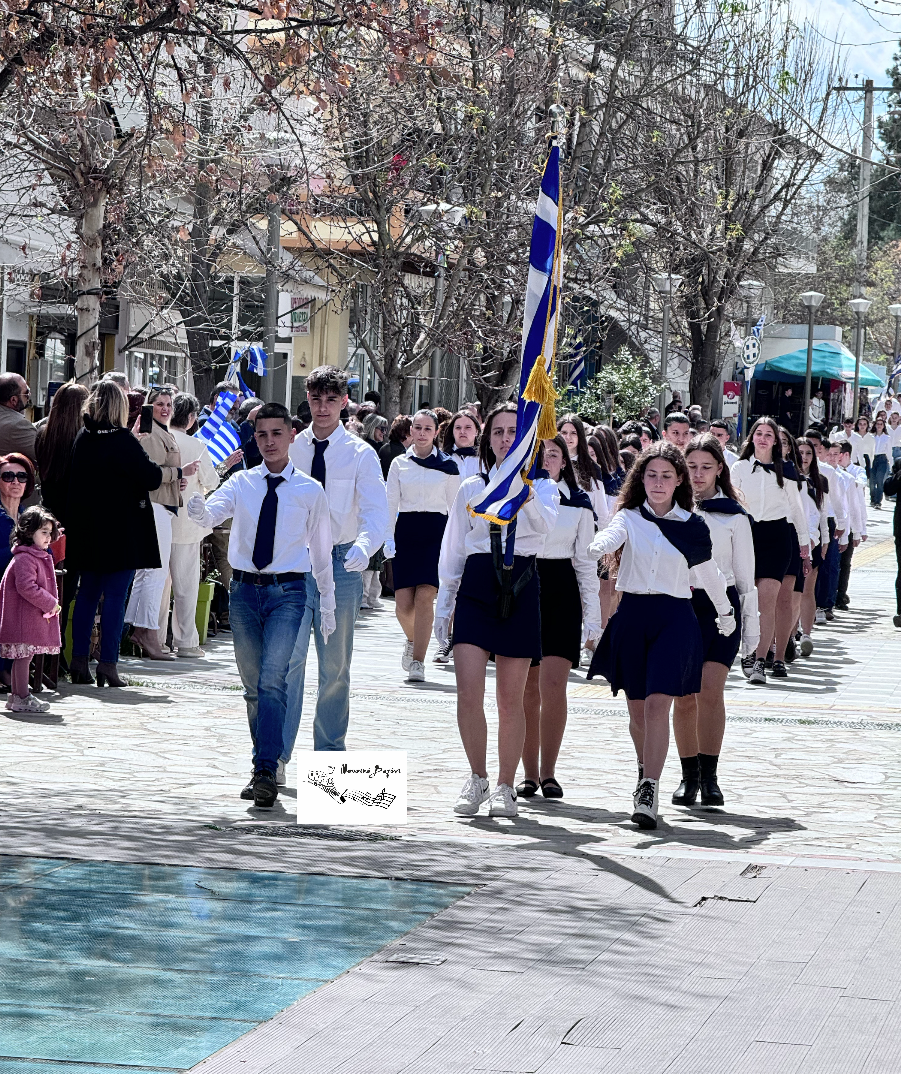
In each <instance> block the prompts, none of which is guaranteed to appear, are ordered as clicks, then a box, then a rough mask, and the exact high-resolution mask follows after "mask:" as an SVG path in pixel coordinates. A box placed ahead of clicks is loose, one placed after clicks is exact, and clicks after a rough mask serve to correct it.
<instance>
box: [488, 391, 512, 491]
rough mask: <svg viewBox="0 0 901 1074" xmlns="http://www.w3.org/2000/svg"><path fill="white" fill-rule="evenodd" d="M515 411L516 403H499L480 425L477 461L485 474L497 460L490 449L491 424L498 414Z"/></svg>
mask: <svg viewBox="0 0 901 1074" xmlns="http://www.w3.org/2000/svg"><path fill="white" fill-rule="evenodd" d="M515 413H516V403H501V405H500V406H496V407H495V408H494V410H492V411H491V413H490V414H489V415H488V417H487V418H486V419H485V424H484V425H483V426H482V437H481V439H480V440H479V463H480V464H481V465H480V469H482V470H484V471H485V473H486V474H487V473H488V471H489V470H490V469H491V467H492V466H494V464H495V463H496V462H497V458H496V457H495V454H494V452H493V451H492V450H491V425H492V423H493V422H494V419H495V418H496V417H497V416H498V414H515Z"/></svg>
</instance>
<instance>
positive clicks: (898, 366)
mask: <svg viewBox="0 0 901 1074" xmlns="http://www.w3.org/2000/svg"><path fill="white" fill-rule="evenodd" d="M899 374H901V356H899V357H898V358H896V359H895V364H894V365H893V366H892V371H891V373H890V374H889V378H888V383H887V384H886V386H885V388H886V391H888V390H889V388H891V386H892V385H893V384H894V383H895V380H896V379H897V377H898V375H899Z"/></svg>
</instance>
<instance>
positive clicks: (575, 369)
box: [566, 336, 585, 388]
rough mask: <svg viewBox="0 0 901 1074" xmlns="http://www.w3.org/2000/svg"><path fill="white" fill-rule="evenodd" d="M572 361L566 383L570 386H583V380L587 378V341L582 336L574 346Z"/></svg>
mask: <svg viewBox="0 0 901 1074" xmlns="http://www.w3.org/2000/svg"><path fill="white" fill-rule="evenodd" d="M570 363H571V364H570V368H569V376H567V378H566V383H567V385H568V386H569V387H570V388H581V387H582V381H583V380H584V379H585V342H584V340H583V339H582V337H581V336H579V338H578V339H577V340H576V343H575V346H574V347H573V352H572V357H571V359H570Z"/></svg>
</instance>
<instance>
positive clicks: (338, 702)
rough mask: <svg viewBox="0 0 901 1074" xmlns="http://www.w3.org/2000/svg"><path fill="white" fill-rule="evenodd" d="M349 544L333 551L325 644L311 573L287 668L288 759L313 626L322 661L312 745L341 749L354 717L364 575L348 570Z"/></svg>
mask: <svg viewBox="0 0 901 1074" xmlns="http://www.w3.org/2000/svg"><path fill="white" fill-rule="evenodd" d="M349 548H350V545H349V544H336V545H335V547H334V548H333V549H332V573H333V575H334V578H335V633H334V634H332V635H331V637H330V638H329V640H328V644H327V645H323V643H322V635H321V634H320V633H319V590H318V589H317V587H316V579H315V578H314V577H313V575H312V574H309V575H307V609H306V611H305V612H304V617H303V622H302V623H301V625H300V632H299V633H298V635H297V643H296V645H295V646H294V652H293V653H292V655H291V666H290V668H289V669H288V718H287V719H286V720H285V742H284V747H283V749H282V758H281V759H282V760H283V761H289V760H290V759H291V752H292V750H293V749H294V740H295V739H296V738H297V732H298V729H299V728H300V717H301V715H302V713H303V687H304V680H305V676H306V666H307V650H308V649H309V647H310V630H311V629H313V627H315V630H314V637H315V639H316V657H317V659H318V661H319V695H318V697H317V698H316V718H315V720H314V721H313V749H314V750H332V751H343V750H344V748H345V746H344V737H345V735H346V734H347V724H348V722H349V720H350V661H351V657H352V656H353V652H354V624H355V623H356V621H357V616H358V615H359V613H360V601H361V600H362V599H363V575H362V574H361V573H360V572H359V571H346V570H345V569H344V557H345V556H346V555H347V550H348V549H349Z"/></svg>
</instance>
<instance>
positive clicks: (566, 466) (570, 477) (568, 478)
mask: <svg viewBox="0 0 901 1074" xmlns="http://www.w3.org/2000/svg"><path fill="white" fill-rule="evenodd" d="M545 444H556V445H557V447H558V448H560V450H561V451H562V452H563V468H562V469H561V470H560V477H561V478H562V479H563V480H564V481H565V482H566V483H567V485H569V487H570V488H573V489H575V488H578V487H579V483H578V481H576V473H575V469H574V468H573V464H572V459H571V458H570V457H569V447H568V446H567V443H566V441H565V440H564V439H563V437H562V436H560V435H559V433H558V434H557V436H555V437H554V439H553V440H542V441H541V446H540V447H539V448H538V468H539V469H541V468H542V467H543V466H544V445H545Z"/></svg>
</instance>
